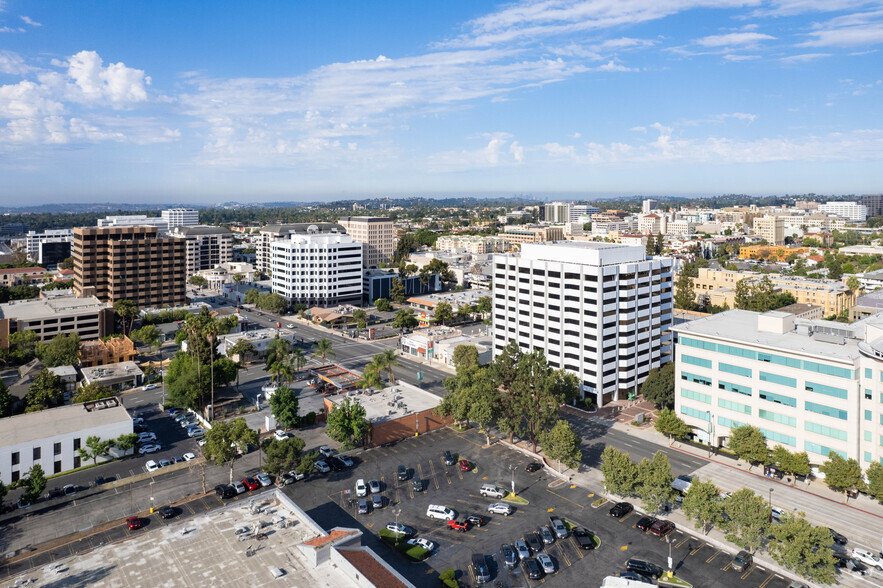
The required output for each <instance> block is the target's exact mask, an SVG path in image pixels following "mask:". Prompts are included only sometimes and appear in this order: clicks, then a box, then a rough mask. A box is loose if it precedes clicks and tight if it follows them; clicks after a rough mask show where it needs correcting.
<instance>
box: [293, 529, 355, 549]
mask: <svg viewBox="0 0 883 588" xmlns="http://www.w3.org/2000/svg"><path fill="white" fill-rule="evenodd" d="M352 534H353V531H339V530H337V529H334V530H333V531H331V532H330V533H329V534H327V535H322V536H321V537H316V538H315V539H310V540H309V541H304V545H309V546H310V547H321V546H322V545H325V544H326V543H331V542H332V541H336V540H337V539H340V538H341V537H346V536H347V535H352Z"/></svg>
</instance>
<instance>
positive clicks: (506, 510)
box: [487, 502, 515, 517]
mask: <svg viewBox="0 0 883 588" xmlns="http://www.w3.org/2000/svg"><path fill="white" fill-rule="evenodd" d="M514 510H515V509H513V508H512V506H511V505H509V504H506V503H505V502H495V503H494V504H491V505H490V506H488V507H487V511H488V512H490V513H493V514H501V515H503V516H504V517H508V516H509V515H510V514H512V513H513V512H514Z"/></svg>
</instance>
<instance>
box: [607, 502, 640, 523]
mask: <svg viewBox="0 0 883 588" xmlns="http://www.w3.org/2000/svg"><path fill="white" fill-rule="evenodd" d="M634 509H635V507H634V506H632V503H631V502H617V503H616V504H614V505H613V508H611V509H610V516H612V517H613V518H615V519H621V518H622V517H624V516H625V515H627V514H629V513H630V512H632V511H633V510H634Z"/></svg>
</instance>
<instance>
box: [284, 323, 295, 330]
mask: <svg viewBox="0 0 883 588" xmlns="http://www.w3.org/2000/svg"><path fill="white" fill-rule="evenodd" d="M285 328H287V329H293V328H294V323H288V324H287V325H285Z"/></svg>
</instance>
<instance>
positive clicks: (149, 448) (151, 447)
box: [138, 443, 162, 455]
mask: <svg viewBox="0 0 883 588" xmlns="http://www.w3.org/2000/svg"><path fill="white" fill-rule="evenodd" d="M160 449H162V447H160V446H159V445H158V444H156V443H151V444H150V445H142V446H141V448H140V449H138V453H140V454H141V455H144V454H145V453H153V452H155V451H159V450H160Z"/></svg>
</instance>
